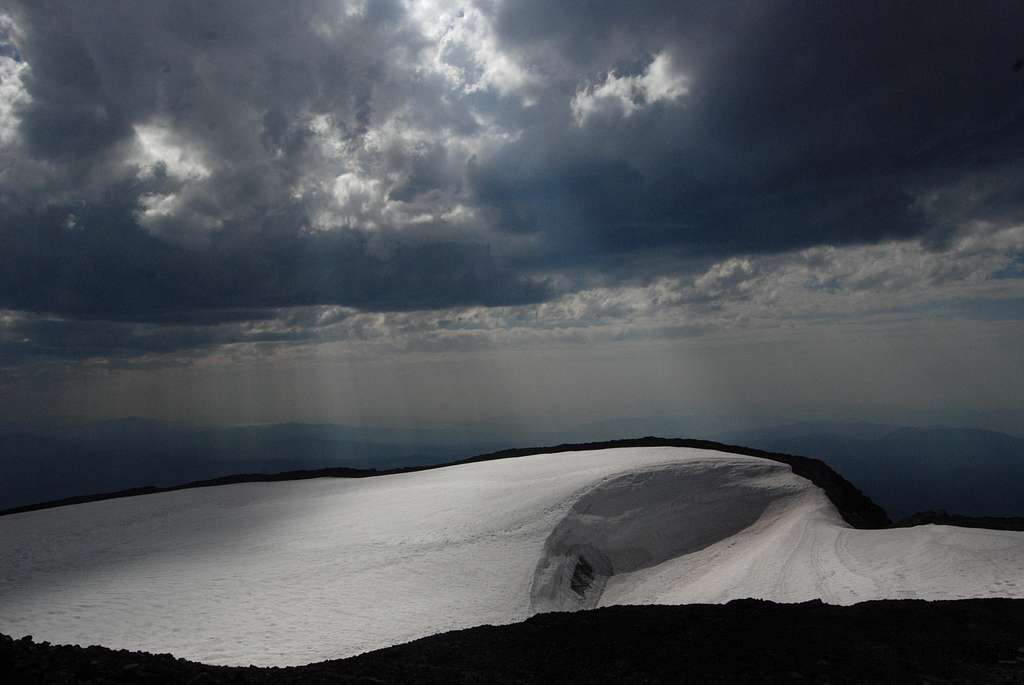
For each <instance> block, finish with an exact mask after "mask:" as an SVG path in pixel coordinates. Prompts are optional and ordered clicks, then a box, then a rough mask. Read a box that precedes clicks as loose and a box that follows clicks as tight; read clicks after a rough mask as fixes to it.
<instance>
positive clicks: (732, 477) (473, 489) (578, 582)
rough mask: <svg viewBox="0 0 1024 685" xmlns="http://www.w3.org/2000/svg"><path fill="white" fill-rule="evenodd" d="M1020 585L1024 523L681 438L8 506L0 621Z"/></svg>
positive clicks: (212, 625)
mask: <svg viewBox="0 0 1024 685" xmlns="http://www.w3.org/2000/svg"><path fill="white" fill-rule="evenodd" d="M747 597H753V598H761V599H768V600H773V601H777V602H798V601H805V600H809V599H821V600H822V601H825V602H828V603H832V604H852V603H856V602H860V601H865V600H872V599H902V598H917V599H963V598H976V597H1019V598H1024V533H1022V532H1012V531H996V530H983V529H968V528H956V527H950V526H934V525H927V526H917V527H913V528H892V529H884V530H860V529H855V528H852V527H851V526H849V525H848V524H847V523H845V522H844V520H843V519H842V517H841V516H840V515H839V513H838V512H837V510H836V508H835V506H834V505H833V503H832V502H831V501H830V500H829V498H828V497H827V496H826V495H825V493H824V491H822V490H821V489H820V488H818V487H817V486H815V485H814V484H813V483H811V482H810V481H808V480H806V479H804V478H801V477H799V476H796V475H794V474H793V472H792V470H791V469H790V467H789V466H787V465H785V464H782V463H779V462H775V461H771V460H767V459H761V458H757V457H750V456H742V455H737V454H731V453H726V452H719V451H714V450H704V449H690V448H677V447H632V448H621V449H605V450H595V451H583V452H564V453H554V454H537V455H532V456H527V457H519V458H514V459H502V460H494V461H484V462H477V463H468V464H461V465H454V466H448V467H444V468H438V469H433V470H426V471H417V472H411V473H402V474H393V475H382V476H376V477H372V478H361V479H338V478H319V479H312V480H302V481H285V482H273V483H239V484H234V485H224V486H219V487H209V488H199V489H190V490H179V491H174V492H167V493H161V494H155V495H146V496H141V497H129V498H122V499H112V500H105V501H97V502H90V503H87V504H78V505H74V506H67V507H60V508H55V509H46V510H40V511H32V512H25V513H20V514H12V515H8V516H4V517H0V632H2V633H6V634H9V635H13V636H15V637H20V636H22V635H27V634H31V635H33V636H34V637H35V638H36V639H37V640H48V641H51V642H56V643H71V644H82V645H88V644H102V645H104V646H107V647H113V648H126V649H133V650H146V651H150V652H156V653H164V652H170V653H172V654H174V655H175V656H177V657H184V658H188V659H192V660H196V661H202V662H206V663H212V664H227V665H248V664H255V665H297V664H305V663H310V662H313V661H318V660H323V659H329V658H340V657H345V656H350V655H354V654H357V653H361V652H364V651H367V650H372V649H377V648H381V647H386V646H390V645H394V644H398V643H402V642H407V641H409V640H413V639H416V638H419V637H423V636H426V635H430V634H433V633H437V632H442V631H447V630H453V629H458V628H466V627H471V626H476V625H481V624H503V623H511V622H515V621H520V620H523V619H525V618H527V617H529V616H530V615H532V614H535V613H538V612H544V611H565V610H577V609H587V608H593V607H599V606H607V605H614V604H649V603H659V604H683V603H698V602H704V603H720V602H726V601H729V600H732V599H740V598H747Z"/></svg>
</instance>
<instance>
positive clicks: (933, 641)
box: [0, 599, 1024, 685]
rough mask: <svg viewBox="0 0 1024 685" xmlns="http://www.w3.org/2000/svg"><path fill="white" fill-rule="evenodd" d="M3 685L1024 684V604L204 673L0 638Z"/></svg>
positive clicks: (521, 640)
mask: <svg viewBox="0 0 1024 685" xmlns="http://www.w3.org/2000/svg"><path fill="white" fill-rule="evenodd" d="M0 681H2V682H5V683H11V684H12V685H16V684H19V683H31V684H32V685H50V684H57V683H60V684H67V683H118V682H121V683H138V682H154V683H156V682H159V683H209V684H211V685H212V684H215V683H285V684H287V683H438V684H440V683H444V684H445V685H448V684H450V683H495V684H499V685H501V684H504V683H569V682H580V683H683V682H696V683H707V682H722V683H765V682H808V683H810V682H815V683H883V682H884V683H924V682H927V683H933V684H940V683H946V684H948V683H1024V600H1001V599H984V600H961V601H956V602H924V601H920V600H902V601H879V602H865V603H863V604H857V605H854V606H848V607H840V606H831V605H827V604H822V603H820V602H807V603H804V604H773V603H771V602H763V601H758V600H740V601H735V602H730V603H729V604H725V605H700V604H694V605H688V606H672V607H669V606H622V607H609V608H605V609H595V610H593V611H583V612H573V613H552V614H541V615H538V616H534V617H533V618H531V619H529V620H527V621H525V622H523V623H517V624H513V625H508V626H481V627H478V628H470V629H468V630H460V631H455V632H451V633H443V634H440V635H433V636H431V637H427V638H423V639H421V640H417V641H415V642H410V643H408V644H404V645H398V646H396V647H390V648H388V649H382V650H379V651H375V652H369V653H367V654H362V655H359V656H356V657H352V658H350V659H342V660H337V661H324V662H320V663H316V664H310V665H308V666H299V667H291V668H253V667H248V668H246V667H239V668H234V667H223V666H208V665H204V664H197V663H193V662H189V661H185V660H182V659H175V658H174V657H172V656H171V655H169V654H164V655H153V654H145V653H140V652H128V651H114V650H110V649H104V648H102V647H85V648H83V647H67V646H53V645H49V644H46V643H35V642H32V641H31V640H29V639H23V640H12V639H11V638H8V637H0Z"/></svg>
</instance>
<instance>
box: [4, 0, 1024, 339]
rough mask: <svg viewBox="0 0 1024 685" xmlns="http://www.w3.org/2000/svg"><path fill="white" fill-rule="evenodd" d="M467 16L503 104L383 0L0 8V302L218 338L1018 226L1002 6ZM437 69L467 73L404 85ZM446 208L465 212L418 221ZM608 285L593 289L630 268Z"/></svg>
mask: <svg viewBox="0 0 1024 685" xmlns="http://www.w3.org/2000/svg"><path fill="white" fill-rule="evenodd" d="M484 8H485V12H486V13H487V16H488V17H489V18H490V19H491V20H492V21H493V27H494V36H495V38H496V40H497V44H496V47H495V49H500V50H504V51H505V52H506V53H507V55H508V56H509V57H510V58H512V59H514V60H515V62H516V63H517V64H519V65H522V69H523V70H524V71H525V72H527V77H526V78H523V79H521V83H518V84H513V85H510V86H507V90H508V92H503V91H502V88H503V87H504V86H502V87H497V86H494V85H493V84H490V85H487V84H486V83H484V81H483V80H481V79H484V78H485V75H486V74H487V73H488V71H487V65H485V64H482V63H481V62H480V59H481V58H480V57H479V55H477V53H474V52H473V51H472V49H470V48H471V47H472V46H469V47H467V45H469V44H468V43H467V44H459V45H448V47H446V48H445V50H443V51H441V52H440V53H438V52H437V49H436V45H433V44H432V42H431V40H432V39H430V38H429V37H428V36H426V35H425V34H424V32H423V30H422V28H421V27H420V26H418V25H417V24H416V22H415V21H414V20H413V18H412V17H410V16H408V14H407V13H406V8H405V6H404V5H403V4H401V3H398V2H385V1H371V2H368V3H366V5H365V11H363V12H362V13H359V12H356V13H355V14H351V13H349V14H346V7H345V4H344V3H341V2H336V1H334V0H332V1H331V2H327V1H324V2H303V3H275V2H267V3H259V4H254V3H250V2H225V3H206V2H175V3H156V2H145V3H51V2H40V1H35V0H34V1H33V2H25V3H20V4H18V5H17V6H16V9H15V10H14V12H13V18H14V26H15V27H16V29H15V30H12V31H11V32H10V33H11V36H13V38H10V39H8V38H4V39H3V41H0V42H3V44H4V45H3V46H0V58H3V56H7V57H9V58H12V59H13V58H14V57H17V59H19V60H23V61H24V63H25V64H27V65H28V68H27V69H25V70H24V71H22V72H21V73H22V76H21V78H22V80H23V83H24V89H25V93H26V97H25V99H24V100H23V101H20V103H19V104H18V105H17V106H16V107H15V112H16V115H17V120H18V122H19V123H18V128H17V139H16V140H14V141H13V142H11V143H10V144H9V145H8V148H7V150H5V153H6V154H5V156H4V162H3V163H4V169H3V170H0V308H7V309H14V310H21V311H29V312H50V313H55V314H59V315H61V316H65V317H77V318H81V319H104V320H119V321H133V322H140V321H151V322H169V321H179V322H197V321H202V320H206V321H209V322H211V323H213V322H217V321H232V320H238V319H241V318H250V319H258V318H260V317H261V316H266V314H262V313H261V312H262V311H263V310H265V309H267V308H279V307H291V306H304V305H317V304H338V305H345V306H349V307H355V308H359V309H364V310H378V311H384V310H412V309H425V308H445V307H453V306H461V305H487V306H491V305H509V304H522V303H530V302H538V301H543V300H545V299H549V298H551V297H552V296H553V295H555V294H557V292H556V290H555V289H554V288H552V287H550V286H549V285H548V281H546V280H545V274H546V273H548V272H551V271H557V270H560V269H561V270H564V269H566V268H568V266H569V265H572V268H573V269H578V270H583V271H585V270H586V269H587V268H591V269H594V268H595V267H594V266H593V265H594V264H597V263H601V264H608V263H609V261H615V260H616V259H618V258H619V257H623V256H635V255H637V254H642V253H645V252H654V251H660V252H662V253H665V254H672V255H682V256H690V255H701V256H704V257H709V258H710V257H716V258H717V257H724V256H728V255H731V254H736V253H753V252H778V251H785V250H790V249H793V248H798V247H803V246H809V245H816V244H848V243H865V242H868V243H870V242H877V241H883V240H885V239H889V238H907V237H925V238H928V239H929V240H941V239H942V238H943V237H944V236H948V235H949V234H951V233H952V232H954V231H955V230H957V228H958V227H959V226H960V225H962V224H964V223H967V222H971V221H976V220H990V221H996V222H1008V221H1019V220H1020V219H1021V206H1022V205H1021V202H1022V200H1024V174H1022V173H1021V172H1020V171H1018V170H1016V169H1014V168H1013V164H1014V162H1016V161H1017V160H1019V159H1020V158H1022V155H1024V78H1022V76H1021V74H1020V73H1018V72H1015V71H1013V69H1012V64H1013V62H1014V60H1015V59H1016V58H1017V56H1018V54H1019V52H1020V50H1021V44H1020V38H1019V36H1020V27H1021V26H1024V7H1022V6H1020V5H1018V4H1011V3H998V4H997V3H993V4H990V5H985V6H984V7H983V8H978V7H977V6H976V5H973V4H952V3H929V4H927V5H925V4H905V3H860V2H858V3H809V2H808V3H782V2H757V3H718V2H715V3H678V2H665V3H654V2H647V3H644V2H640V3H600V4H598V3H570V2H558V3H550V2H533V1H527V0H517V1H516V2H506V3H495V4H493V5H492V4H486V5H485V6H484ZM459 21H463V18H462V15H460V14H458V13H453V14H452V18H451V25H450V26H449V27H447V28H446V30H445V32H444V35H449V33H452V32H455V31H456V29H457V23H458V22H459ZM0 29H3V30H4V35H5V36H6V35H7V31H6V29H4V27H2V26H0ZM11 40H13V41H14V42H11ZM432 51H433V52H432ZM434 54H440V55H441V58H442V59H443V60H444V61H445V64H446V65H447V66H448V67H451V68H453V69H455V70H456V71H457V72H458V73H459V74H463V75H464V76H465V75H467V74H468V76H465V78H473V79H477V80H478V81H479V83H484V86H486V87H483V86H481V87H474V88H464V89H461V90H460V89H459V88H457V87H453V86H452V85H451V83H449V82H448V81H446V80H445V79H446V78H447V77H446V76H445V75H444V70H440V71H439V70H436V69H435V70H430V69H424V68H422V65H423V64H424V63H425V62H426V61H429V59H432V57H431V56H432V55H434ZM659 59H661V60H662V61H661V62H658V61H657V60H659ZM664 64H670V65H671V70H672V71H671V73H669V72H666V73H661V72H658V73H655V72H656V71H657V69H656V66H657V65H664ZM644 79H648V80H646V81H644ZM659 79H660V80H659ZM666 79H667V80H666ZM672 79H677V80H672ZM474 83H477V82H474ZM479 83H478V85H479ZM509 83H512V81H509ZM630 84H634V85H630ZM635 84H641V85H635ZM602 87H605V90H602ZM453 88H454V89H453ZM616 88H618V89H619V90H615V89H616ZM630 88H632V90H630ZM623 93H625V94H624V95H623ZM386 125H390V129H389V128H388V127H387V126H386ZM146 127H150V128H146ZM318 127H320V128H318ZM403 127H405V129H409V130H412V129H415V136H413V138H415V140H414V141H413V142H408V141H404V140H402V136H401V133H402V132H403ZM492 129H493V131H492ZM325 130H326V131H327V133H325V132H324V131H325ZM388 130H390V131H391V133H388V134H385V133H382V131H388ZM147 131H149V133H148V134H147V133H146V132H147ZM395 131H398V133H395ZM374 132H376V133H374ZM371 133H373V134H374V135H376V136H377V138H375V139H373V140H369V138H370V137H371ZM506 133H507V134H509V135H505V134H506ZM146 135H149V136H150V138H151V140H150V141H149V142H148V143H146V140H145V136H146ZM389 135H390V136H391V137H390V138H389V137H388V136H389ZM488 135H490V136H492V137H491V138H488V139H487V140H486V141H485V143H482V144H477V143H475V142H474V143H469V142H465V141H469V140H476V138H481V137H483V138H486V136H488ZM502 136H504V137H502ZM474 137H475V138H474ZM325 141H327V142H325ZM368 141H369V142H368ZM147 144H148V145H149V146H150V148H153V147H154V146H155V149H157V152H159V151H160V150H163V154H164V155H165V157H167V159H162V158H161V159H159V160H154V159H149V158H147V157H146V156H145V155H146V154H151V155H152V154H155V153H154V152H153V150H152V149H148V148H146V145H147ZM161 146H162V147H161ZM331 146H333V148H334V149H336V151H335V152H333V153H331V152H329V151H327V152H325V148H327V147H331ZM147 149H148V152H147ZM332 155H333V156H332ZM356 162H358V163H359V164H356ZM176 165H177V166H176ZM357 172H358V173H357ZM336 178H337V179H342V178H344V179H346V181H345V183H346V184H347V185H345V186H344V187H343V188H341V190H336V189H335V190H332V188H333V187H334V186H332V184H333V183H334V182H335V179H336ZM339 198H341V199H339ZM346 202H347V203H348V204H347V205H345V206H342V204H344V203H346ZM388 203H391V204H390V205H389V204H388ZM396 207H397V209H395V208H396ZM455 209H459V210H460V211H463V210H464V211H463V215H464V216H468V217H470V218H469V219H466V220H464V221H463V223H462V224H457V225H456V224H453V223H450V222H448V220H442V219H439V218H438V217H440V216H442V215H447V214H452V213H453V212H454V210H455ZM449 210H451V211H449ZM396 217H398V218H396ZM420 217H426V218H424V219H421V218H420ZM396 222H398V223H401V222H404V223H403V224H402V225H401V226H399V225H396ZM517 240H518V241H520V242H518V243H517V242H516V241H517ZM509 243H511V244H514V245H516V247H515V249H506V248H507V244H509ZM522 245H527V247H525V248H524V247H522ZM509 255H514V258H513V257H512V256H509ZM588 260H593V261H591V262H589V263H590V266H589V267H588ZM650 263H655V261H654V260H651V261H650ZM657 263H658V264H659V265H660V266H659V269H661V270H664V269H665V268H666V267H665V264H666V262H665V261H664V260H661V261H658V262H657ZM668 268H671V265H669V267H668ZM628 271H629V270H622V269H619V270H607V271H602V272H601V274H599V275H598V280H603V281H604V282H606V283H608V284H611V285H614V284H615V282H616V281H621V280H623V279H626V278H629V279H637V278H638V276H639V277H640V278H641V280H642V277H643V275H644V274H639V275H638V274H636V273H632V272H631V273H626V272H628ZM591 280H593V279H591ZM586 281H587V279H586V278H580V279H578V281H566V282H580V283H582V282H586ZM33 331H34V332H30V333H32V335H35V336H36V337H39V339H42V338H44V337H45V335H44V333H45V331H43V330H42V329H38V328H36V329H33ZM32 335H29V336H27V338H31V337H32ZM19 339H21V338H19ZM109 344H110V345H111V346H114V347H116V346H117V345H118V344H119V343H117V342H116V341H109ZM132 344H140V345H141V344H143V343H140V342H139V341H138V340H137V339H133V343H132ZM160 344H164V343H160ZM169 344H171V345H175V344H178V343H176V342H172V343H169Z"/></svg>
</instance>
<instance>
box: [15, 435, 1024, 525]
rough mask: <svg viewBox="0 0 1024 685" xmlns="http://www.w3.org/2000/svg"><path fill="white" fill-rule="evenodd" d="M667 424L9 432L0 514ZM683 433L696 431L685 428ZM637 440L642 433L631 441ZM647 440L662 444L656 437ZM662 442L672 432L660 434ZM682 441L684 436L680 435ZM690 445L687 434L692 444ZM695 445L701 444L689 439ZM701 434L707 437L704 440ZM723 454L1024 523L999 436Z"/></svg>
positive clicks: (891, 507) (420, 461) (762, 445)
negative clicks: (800, 461) (785, 462)
mask: <svg viewBox="0 0 1024 685" xmlns="http://www.w3.org/2000/svg"><path fill="white" fill-rule="evenodd" d="M667 422H671V419H670V418H667V417H653V418H651V419H648V420H640V419H629V420H627V419H621V420H620V419H615V420H609V421H605V422H598V423H594V424H588V427H589V429H590V430H593V431H594V433H593V435H594V437H593V438H586V437H584V438H582V439H581V438H579V437H577V436H579V435H580V434H581V433H582V432H583V429H582V428H579V427H577V428H573V429H567V430H566V431H565V432H564V433H560V434H552V435H549V436H545V434H537V435H539V436H540V437H534V438H525V437H524V438H521V439H519V440H513V439H511V438H509V437H508V436H505V437H500V436H495V437H494V438H493V439H491V440H486V439H482V438H481V437H480V434H479V433H478V432H474V431H475V430H476V429H475V428H474V429H472V430H471V429H465V435H466V436H472V437H466V438H462V437H461V434H462V433H461V431H460V429H458V428H455V429H446V430H426V429H418V428H411V429H401V428H389V427H376V426H345V425H339V424H329V423H296V422H291V423H281V424H247V425H235V426H195V425H190V424H185V423H176V422H169V421H162V420H155V419H146V418H132V417H128V418H123V419H114V420H109V421H100V422H92V423H88V422H67V423H66V424H64V425H62V426H61V427H60V428H59V429H56V430H51V431H50V432H48V433H46V434H45V435H42V434H39V433H37V432H35V431H36V430H38V427H33V426H14V425H8V426H7V427H6V428H3V429H0V472H2V473H3V474H4V478H3V479H0V509H10V508H13V507H19V506H24V505H30V504H35V503H39V502H44V501H50V500H57V499H63V498H69V497H79V496H82V495H83V494H89V493H98V492H112V491H122V490H129V489H139V488H151V487H155V488H164V487H170V486H178V485H180V484H182V483H186V482H191V481H203V480H209V479H216V478H223V477H227V476H237V475H238V474H275V473H281V472H290V471H308V470H318V469H325V468H347V469H363V470H366V469H376V470H378V471H379V470H389V469H397V468H405V467H415V466H426V465H432V464H439V463H446V462H452V461H455V460H458V459H461V458H466V457H470V456H472V455H478V454H482V453H488V452H493V451H495V450H500V449H503V448H507V447H509V446H510V445H513V444H516V443H517V442H518V444H523V442H527V441H528V442H532V443H533V444H549V445H551V444H557V443H570V444H575V443H584V442H588V441H592V440H594V439H598V440H602V439H603V440H608V439H611V438H608V437H604V436H606V435H608V434H611V435H613V436H615V437H617V436H621V435H622V434H623V433H621V432H620V433H614V432H613V431H614V430H617V429H620V428H623V427H625V426H637V427H647V428H650V427H656V426H657V425H661V424H665V423H667ZM676 423H677V424H678V425H680V426H685V425H686V424H688V423H690V422H689V421H688V420H687V419H685V417H684V418H682V419H680V420H679V421H677V422H676ZM633 434H634V435H637V434H643V433H633ZM648 434H656V433H654V432H651V433H648ZM661 434H664V433H661ZM675 434H676V435H679V433H675ZM684 434H685V433H684ZM689 434H690V435H693V434H694V433H692V432H691V433H689ZM697 434H699V433H697ZM713 440H715V441H717V442H720V443H728V444H733V445H736V444H739V445H749V446H751V447H754V448H759V449H763V450H765V451H769V452H779V453H786V454H801V455H807V456H811V457H816V458H819V459H822V460H824V461H826V462H827V463H828V464H829V465H831V466H832V467H834V468H835V469H836V470H838V471H839V472H840V473H842V474H843V476H844V477H846V478H848V479H849V480H850V481H852V482H853V483H855V484H856V485H857V487H859V488H861V489H862V490H863V491H864V492H865V493H867V494H868V495H870V496H871V497H872V498H873V499H874V500H875V501H877V502H878V503H879V504H880V505H881V506H882V507H883V508H885V509H886V510H887V511H888V512H889V514H890V515H891V516H892V517H893V518H895V519H904V518H906V517H908V516H910V515H911V514H914V513H917V512H924V511H931V510H940V509H941V510H946V511H949V512H952V513H953V514H955V515H964V516H973V517H1013V516H1024V439H1022V438H1019V437H1015V436H1012V435H1008V434H1005V433H998V432H995V431H989V430H980V429H966V428H945V427H926V428H911V427H900V426H889V425H884V424H878V423H868V422H845V423H844V422H801V423H792V424H784V425H778V426H771V427H767V428H760V429H756V430H745V431H732V432H725V433H718V434H715V435H714V436H713Z"/></svg>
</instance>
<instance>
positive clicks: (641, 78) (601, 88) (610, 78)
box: [570, 53, 688, 126]
mask: <svg viewBox="0 0 1024 685" xmlns="http://www.w3.org/2000/svg"><path fill="white" fill-rule="evenodd" d="M687 90H688V88H687V83H686V77H685V76H683V75H682V74H680V73H677V72H676V71H675V67H674V66H673V64H672V60H671V58H670V57H669V55H668V54H667V53H659V54H657V55H655V56H654V59H653V60H652V61H651V63H650V64H649V65H647V68H646V69H645V70H644V72H643V73H642V74H639V75H636V76H620V75H618V74H616V73H615V72H614V71H610V72H608V74H607V76H606V77H605V80H604V82H602V83H600V84H597V85H591V86H587V87H585V88H581V89H580V90H577V91H576V95H575V96H573V99H572V102H571V103H570V107H571V108H572V114H573V117H574V118H575V119H576V125H577V126H583V125H584V124H586V122H587V120H588V119H590V118H591V117H600V116H622V117H628V116H631V115H632V114H633V113H634V112H636V111H638V110H640V109H642V108H644V107H647V106H650V105H654V104H656V103H659V102H674V101H676V100H678V99H679V98H680V97H682V96H683V95H685V94H686V93H687Z"/></svg>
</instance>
